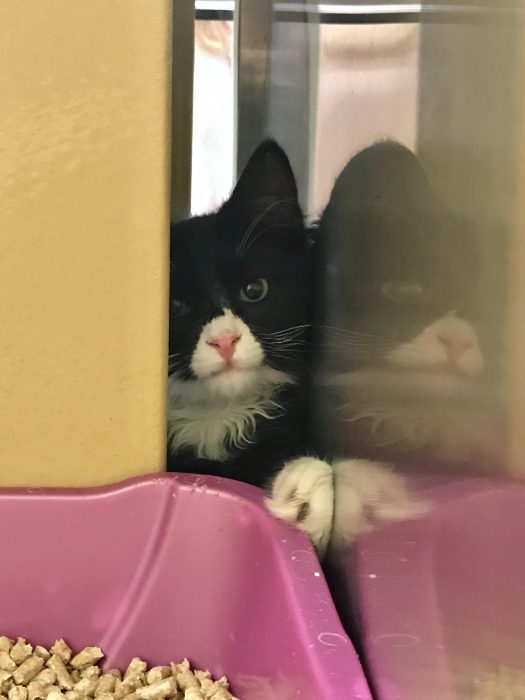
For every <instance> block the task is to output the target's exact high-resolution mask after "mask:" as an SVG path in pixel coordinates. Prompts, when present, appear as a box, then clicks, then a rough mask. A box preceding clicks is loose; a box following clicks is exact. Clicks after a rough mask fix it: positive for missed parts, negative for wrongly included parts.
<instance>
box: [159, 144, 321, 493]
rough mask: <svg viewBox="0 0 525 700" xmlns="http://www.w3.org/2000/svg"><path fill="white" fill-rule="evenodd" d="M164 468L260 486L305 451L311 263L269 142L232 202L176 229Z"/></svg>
mask: <svg viewBox="0 0 525 700" xmlns="http://www.w3.org/2000/svg"><path fill="white" fill-rule="evenodd" d="M170 309H171V311H170V313H171V316H170V336H169V343H170V375H169V413H168V419H169V467H170V469H171V470H181V471H193V472H206V473H212V474H216V475H220V476H226V477H231V478H235V479H240V480H242V481H246V482H249V483H251V484H255V485H259V486H261V485H265V484H267V483H268V480H269V479H270V478H271V477H272V476H273V475H274V474H275V472H276V471H277V470H278V469H279V468H280V467H281V466H282V464H283V463H284V461H285V460H286V459H289V458H291V457H295V456H298V455H302V454H304V453H305V450H306V444H307V437H306V422H307V394H308V386H309V379H308V364H309V362H308V358H309V344H308V342H307V341H308V335H309V328H310V324H311V312H312V260H311V249H310V241H309V237H308V233H307V231H306V229H305V227H304V224H303V215H302V212H301V209H300V206H299V203H298V198H297V188H296V184H295V178H294V175H293V173H292V169H291V167H290V164H289V162H288V159H287V157H286V155H285V153H284V152H283V151H282V149H281V148H280V147H279V146H278V145H277V144H276V143H275V142H273V141H267V142H265V143H263V144H262V145H261V146H260V147H259V148H258V149H257V150H256V152H255V153H254V154H253V156H252V158H251V159H250V161H249V163H248V165H247V166H246V168H245V170H244V172H243V173H242V175H241V178H240V179H239V182H238V184H237V186H236V187H235V190H234V192H233V194H232V195H231V197H230V198H229V199H228V201H227V202H226V203H225V204H224V205H223V206H222V207H221V208H220V209H219V210H218V211H217V212H216V213H213V214H209V215H205V216H198V217H195V218H192V219H189V220H187V221H183V222H181V223H177V224H175V225H173V226H172V229H171V287H170Z"/></svg>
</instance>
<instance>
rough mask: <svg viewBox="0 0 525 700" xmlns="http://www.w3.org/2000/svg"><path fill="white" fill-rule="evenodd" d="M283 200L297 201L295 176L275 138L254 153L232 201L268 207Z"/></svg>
mask: <svg viewBox="0 0 525 700" xmlns="http://www.w3.org/2000/svg"><path fill="white" fill-rule="evenodd" d="M282 200H285V201H289V202H292V203H294V204H298V197H297V185H296V182H295V176H294V174H293V171H292V167H291V165H290V161H289V160H288V157H287V156H286V153H285V152H284V151H283V149H282V148H281V147H280V146H279V145H278V144H277V143H276V142H275V141H273V140H271V139H268V140H267V141H264V142H263V143H262V144H261V145H260V146H259V147H258V148H257V149H256V150H255V151H254V153H253V154H252V156H251V158H250V160H249V161H248V163H247V165H246V167H245V168H244V170H243V171H242V174H241V176H240V178H239V181H238V182H237V185H236V187H235V189H234V191H233V193H232V195H231V197H230V202H232V203H234V204H244V205H250V206H251V205H262V206H268V205H269V204H271V203H272V202H274V201H275V202H277V201H282Z"/></svg>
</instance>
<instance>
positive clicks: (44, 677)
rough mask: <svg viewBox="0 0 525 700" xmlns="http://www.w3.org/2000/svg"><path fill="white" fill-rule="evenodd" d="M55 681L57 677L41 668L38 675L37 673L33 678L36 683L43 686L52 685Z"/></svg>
mask: <svg viewBox="0 0 525 700" xmlns="http://www.w3.org/2000/svg"><path fill="white" fill-rule="evenodd" d="M56 679H57V675H56V673H55V672H54V671H52V670H51V669H50V668H43V669H42V670H41V671H40V673H37V674H36V676H35V677H34V678H33V681H35V682H36V683H41V684H42V685H44V686H47V685H54V684H55V682H56Z"/></svg>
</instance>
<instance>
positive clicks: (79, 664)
mask: <svg viewBox="0 0 525 700" xmlns="http://www.w3.org/2000/svg"><path fill="white" fill-rule="evenodd" d="M103 657H104V654H103V653H102V649H101V648H100V647H86V648H85V649H82V651H81V652H79V653H78V654H77V655H76V656H74V657H73V658H72V659H71V666H73V668H78V669H80V670H82V669H83V668H87V667H88V666H92V665H93V664H96V663H97V661H100V659H102V658H103Z"/></svg>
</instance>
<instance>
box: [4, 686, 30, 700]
mask: <svg viewBox="0 0 525 700" xmlns="http://www.w3.org/2000/svg"><path fill="white" fill-rule="evenodd" d="M7 697H8V698H9V700H27V688H24V686H23V685H14V686H13V687H12V688H11V690H10V691H9V693H8V694H7Z"/></svg>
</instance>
